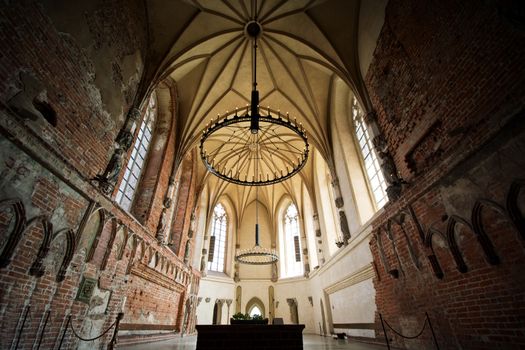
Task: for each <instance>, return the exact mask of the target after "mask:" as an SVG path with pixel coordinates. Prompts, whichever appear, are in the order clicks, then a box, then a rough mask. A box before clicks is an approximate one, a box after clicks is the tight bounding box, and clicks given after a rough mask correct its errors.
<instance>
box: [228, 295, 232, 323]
mask: <svg viewBox="0 0 525 350" xmlns="http://www.w3.org/2000/svg"><path fill="white" fill-rule="evenodd" d="M232 301H233V300H231V299H226V305H227V306H228V318H227V319H226V324H230V306H231V304H232Z"/></svg>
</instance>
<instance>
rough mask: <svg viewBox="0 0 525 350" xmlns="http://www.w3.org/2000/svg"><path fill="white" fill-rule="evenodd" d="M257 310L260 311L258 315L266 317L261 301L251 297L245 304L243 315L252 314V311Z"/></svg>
mask: <svg viewBox="0 0 525 350" xmlns="http://www.w3.org/2000/svg"><path fill="white" fill-rule="evenodd" d="M255 308H257V309H259V311H261V313H260V315H261V316H262V317H263V318H264V317H266V312H265V308H264V303H263V302H262V301H261V299H259V298H257V297H253V298H251V299H250V300H249V301H248V302H247V303H246V308H245V313H247V314H250V315H251V314H252V311H254V309H255Z"/></svg>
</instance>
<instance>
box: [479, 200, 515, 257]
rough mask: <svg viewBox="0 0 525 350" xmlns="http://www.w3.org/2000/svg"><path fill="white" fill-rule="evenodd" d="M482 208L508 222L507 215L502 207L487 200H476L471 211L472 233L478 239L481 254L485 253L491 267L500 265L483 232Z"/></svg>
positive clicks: (489, 241)
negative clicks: (494, 212) (488, 209)
mask: <svg viewBox="0 0 525 350" xmlns="http://www.w3.org/2000/svg"><path fill="white" fill-rule="evenodd" d="M483 208H490V209H492V210H494V211H496V212H497V213H498V214H500V215H501V216H503V217H504V218H505V219H506V220H509V217H508V216H507V213H506V212H505V209H504V208H503V207H502V206H500V205H499V204H498V203H496V202H493V201H491V200H488V199H479V200H477V201H476V203H475V204H474V208H473V209H472V227H473V230H474V233H475V234H476V236H477V238H478V241H479V244H481V248H483V252H484V253H485V257H486V258H487V261H488V263H489V264H491V265H497V264H499V263H500V258H499V256H498V254H497V253H496V250H495V249H494V245H493V244H492V241H491V240H490V238H489V236H488V235H487V233H486V232H485V227H484V225H483V220H482V212H483Z"/></svg>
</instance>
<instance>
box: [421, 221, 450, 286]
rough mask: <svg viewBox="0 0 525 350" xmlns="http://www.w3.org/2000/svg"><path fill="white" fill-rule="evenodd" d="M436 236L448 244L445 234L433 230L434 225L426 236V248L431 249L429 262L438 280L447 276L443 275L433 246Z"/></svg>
mask: <svg viewBox="0 0 525 350" xmlns="http://www.w3.org/2000/svg"><path fill="white" fill-rule="evenodd" d="M434 235H437V236H439V237H441V239H442V240H443V242H445V243H447V238H446V237H445V235H444V234H443V233H441V232H440V231H438V230H437V229H435V228H433V227H432V225H431V226H430V228H429V229H428V231H427V234H426V236H425V246H427V247H428V248H430V251H431V253H432V254H431V255H429V256H428V260H429V262H430V266H431V267H432V270H433V271H434V276H436V277H437V278H438V279H443V277H445V274H444V273H443V269H442V268H441V264H440V262H439V260H438V258H437V255H436V252H435V251H434V246H433V244H432V237H433V236H434Z"/></svg>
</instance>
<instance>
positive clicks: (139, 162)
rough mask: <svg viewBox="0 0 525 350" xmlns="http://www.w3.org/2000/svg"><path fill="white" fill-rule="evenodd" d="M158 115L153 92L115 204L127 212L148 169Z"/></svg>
mask: <svg viewBox="0 0 525 350" xmlns="http://www.w3.org/2000/svg"><path fill="white" fill-rule="evenodd" d="M157 113H158V108H157V96H156V94H155V92H153V93H152V94H151V96H150V98H149V100H148V105H147V107H146V110H145V112H144V116H143V118H142V121H141V123H140V127H139V128H137V132H136V137H135V140H134V141H133V147H132V148H131V153H130V156H129V158H128V160H127V162H126V166H125V167H124V176H123V177H122V179H121V180H120V184H119V187H118V189H117V192H116V194H115V202H117V203H118V204H119V205H120V207H121V208H122V209H124V210H125V211H127V212H130V211H131V209H132V208H133V201H134V199H135V197H136V194H137V189H138V188H139V185H140V182H141V180H142V174H143V172H144V169H145V167H146V163H147V160H148V155H149V151H150V148H151V144H152V143H153V135H154V131H155V125H156V122H157ZM148 134H149V136H148ZM133 180H134V181H133ZM129 192H131V193H129Z"/></svg>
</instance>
